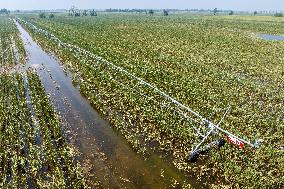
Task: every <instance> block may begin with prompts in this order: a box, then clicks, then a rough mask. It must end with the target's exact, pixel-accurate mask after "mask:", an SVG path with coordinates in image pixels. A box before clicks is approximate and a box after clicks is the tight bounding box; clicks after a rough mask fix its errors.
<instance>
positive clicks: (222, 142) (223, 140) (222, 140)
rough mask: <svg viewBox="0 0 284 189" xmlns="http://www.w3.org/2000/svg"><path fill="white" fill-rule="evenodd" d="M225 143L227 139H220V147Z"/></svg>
mask: <svg viewBox="0 0 284 189" xmlns="http://www.w3.org/2000/svg"><path fill="white" fill-rule="evenodd" d="M225 143H226V141H225V139H220V140H218V144H217V145H218V147H219V148H221V147H223V146H224V145H225Z"/></svg>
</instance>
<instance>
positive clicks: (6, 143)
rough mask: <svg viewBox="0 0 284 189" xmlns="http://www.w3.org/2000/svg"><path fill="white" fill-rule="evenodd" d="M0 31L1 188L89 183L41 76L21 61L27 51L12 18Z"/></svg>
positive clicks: (0, 25) (0, 21)
mask: <svg viewBox="0 0 284 189" xmlns="http://www.w3.org/2000/svg"><path fill="white" fill-rule="evenodd" d="M0 33H1V35H0V40H1V41H0V43H1V46H0V54H1V55H2V56H1V61H2V62H1V64H0V144H1V149H0V188H85V187H86V184H85V180H84V176H83V175H82V171H81V168H80V165H79V164H78V162H77V161H76V160H75V158H76V157H77V156H78V154H77V153H75V152H76V150H75V149H74V147H73V146H72V145H70V144H68V142H67V141H66V136H65V134H64V130H63V129H62V127H61V126H62V125H61V120H60V117H59V116H58V115H57V114H56V112H55V110H54V109H53V107H52V105H51V103H50V102H49V99H48V97H47V95H46V94H45V90H44V87H43V85H42V84H41V81H40V78H39V76H38V75H37V73H36V72H35V71H33V70H25V69H24V68H23V66H21V65H22V64H21V63H24V60H25V58H26V56H25V50H24V46H23V44H22V41H21V38H20V36H19V32H18V30H17V27H16V25H15V24H14V22H13V20H11V19H9V18H6V17H0Z"/></svg>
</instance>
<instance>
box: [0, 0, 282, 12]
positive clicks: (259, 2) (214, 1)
mask: <svg viewBox="0 0 284 189" xmlns="http://www.w3.org/2000/svg"><path fill="white" fill-rule="evenodd" d="M72 5H74V6H76V7H78V8H80V9H90V8H94V9H106V8H141V9H150V8H152V9H168V8H176V9H195V8H197V9H214V8H218V9H226V10H244V11H254V10H268V11H284V0H0V8H7V9H9V10H17V9H19V10H43V9H44V10H47V9H68V8H70V7H71V6H72Z"/></svg>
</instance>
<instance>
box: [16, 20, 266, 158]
mask: <svg viewBox="0 0 284 189" xmlns="http://www.w3.org/2000/svg"><path fill="white" fill-rule="evenodd" d="M17 20H18V21H20V22H22V23H24V24H26V25H29V26H30V27H31V28H32V29H33V30H35V31H36V32H38V33H39V34H42V35H44V36H45V37H46V38H47V39H50V40H53V41H54V42H56V43H58V45H60V46H61V47H63V48H66V49H67V50H69V51H70V52H72V53H74V54H75V56H77V57H89V58H91V59H95V60H97V62H99V63H98V64H100V65H99V66H98V69H104V71H105V70H106V69H107V73H108V74H109V78H108V79H111V81H113V82H115V83H116V84H117V85H119V86H120V88H121V89H124V90H128V91H131V92H133V93H136V94H138V95H140V96H141V97H143V98H144V99H145V100H147V101H148V102H149V101H151V102H153V103H155V104H157V105H159V106H160V107H161V108H162V109H165V110H166V111H171V112H172V116H175V118H177V117H178V119H179V120H182V122H183V123H184V122H186V125H187V126H188V128H190V129H191V130H192V131H194V134H195V142H194V143H193V145H192V150H191V152H189V155H188V160H189V161H190V162H196V161H197V160H198V157H199V155H200V154H201V153H203V152H206V151H207V150H209V149H210V148H211V147H214V146H217V147H222V146H224V144H225V142H226V140H225V138H226V139H227V140H228V141H229V142H231V143H232V144H234V145H237V146H238V147H239V148H244V146H245V145H248V146H250V147H253V148H258V147H259V145H260V144H261V143H262V142H263V141H262V140H256V141H255V142H254V143H251V142H249V141H247V140H245V139H242V138H240V137H238V136H236V135H234V134H232V133H230V132H229V131H227V130H224V129H222V128H221V127H220V124H221V123H222V122H223V120H224V119H225V117H226V116H227V114H228V112H229V108H228V109H227V110H225V113H224V115H223V116H222V118H221V120H220V122H219V123H218V124H214V123H213V122H211V121H210V120H208V119H206V118H204V117H202V116H201V115H200V114H198V113H197V112H195V111H193V110H192V109H190V108H189V107H187V106H185V105H183V104H182V103H180V102H179V101H178V100H176V99H175V98H173V97H171V96H169V95H168V94H166V93H165V92H163V91H162V90H160V89H158V88H157V87H155V86H154V85H152V84H150V83H148V82H146V81H144V80H143V79H141V78H139V77H136V76H135V75H133V74H132V73H130V72H128V71H127V70H125V69H124V68H122V67H119V66H117V65H115V64H113V63H111V62H109V61H107V60H105V59H104V58H102V57H99V56H97V55H95V54H93V53H91V52H89V51H86V50H85V49H82V48H80V47H78V46H75V45H72V44H69V43H65V42H62V41H61V40H60V39H58V38H57V37H55V36H54V35H52V34H50V33H49V32H47V31H45V30H43V29H41V28H38V27H37V26H35V25H33V24H32V23H30V22H26V21H25V20H22V19H19V18H18V19H17ZM85 63H86V64H87V62H85ZM150 94H151V95H150ZM179 123H181V122H176V123H175V125H178V124H179ZM169 126H170V125H169Z"/></svg>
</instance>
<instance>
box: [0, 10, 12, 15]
mask: <svg viewBox="0 0 284 189" xmlns="http://www.w3.org/2000/svg"><path fill="white" fill-rule="evenodd" d="M9 13H10V11H8V10H7V9H1V10H0V14H9Z"/></svg>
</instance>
